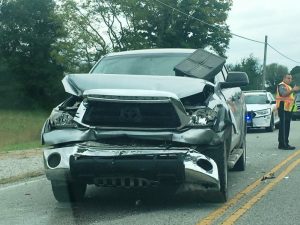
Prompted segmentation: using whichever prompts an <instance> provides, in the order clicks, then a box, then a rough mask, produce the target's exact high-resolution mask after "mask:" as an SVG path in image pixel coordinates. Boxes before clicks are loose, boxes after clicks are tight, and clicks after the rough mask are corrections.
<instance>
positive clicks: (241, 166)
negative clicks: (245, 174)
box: [232, 135, 247, 171]
mask: <svg viewBox="0 0 300 225" xmlns="http://www.w3.org/2000/svg"><path fill="white" fill-rule="evenodd" d="M240 148H242V149H243V154H242V155H241V156H240V158H239V159H238V161H237V162H236V164H235V165H234V167H233V168H232V170H234V171H244V170H245V169H246V153H247V145H246V135H244V137H243V141H242V143H241V145H240Z"/></svg>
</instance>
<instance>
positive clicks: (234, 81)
mask: <svg viewBox="0 0 300 225" xmlns="http://www.w3.org/2000/svg"><path fill="white" fill-rule="evenodd" d="M248 84H249V78H248V75H247V74H246V73H245V72H228V76H227V79H226V81H225V82H221V84H220V86H221V88H231V87H242V86H246V85H248Z"/></svg>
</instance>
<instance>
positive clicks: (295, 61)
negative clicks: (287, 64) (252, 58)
mask: <svg viewBox="0 0 300 225" xmlns="http://www.w3.org/2000/svg"><path fill="white" fill-rule="evenodd" d="M268 46H269V47H270V48H272V49H273V50H274V51H275V52H277V53H278V54H279V55H281V56H283V57H284V58H287V59H289V60H291V61H293V62H295V63H298V64H300V62H298V61H296V60H293V59H291V58H289V57H288V56H286V55H284V54H283V53H281V52H280V51H278V50H277V49H275V48H274V47H273V46H271V45H270V44H268Z"/></svg>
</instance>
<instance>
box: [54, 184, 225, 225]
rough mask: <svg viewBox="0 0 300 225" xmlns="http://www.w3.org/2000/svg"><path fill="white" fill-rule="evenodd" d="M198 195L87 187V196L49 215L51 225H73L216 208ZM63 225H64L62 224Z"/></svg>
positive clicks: (61, 204)
mask: <svg viewBox="0 0 300 225" xmlns="http://www.w3.org/2000/svg"><path fill="white" fill-rule="evenodd" d="M204 197H205V196H204V195H203V194H201V193H199V192H198V193H197V192H194V191H192V192H189V193H180V194H175V193H174V190H171V189H170V190H162V189H145V190H130V189H129V190H126V189H125V190H124V189H113V188H97V187H94V186H92V187H88V191H87V194H86V197H85V198H84V199H83V200H82V201H81V202H77V203H58V202H57V205H56V207H55V209H54V210H53V211H52V213H51V216H50V217H51V220H52V222H55V221H57V218H58V217H59V218H60V222H63V220H64V219H65V220H66V221H67V218H69V219H70V218H72V220H74V222H75V223H76V224H82V223H83V224H85V223H86V222H87V221H98V222H99V221H100V220H101V222H103V223H105V221H111V220H112V219H113V220H117V219H122V218H125V217H129V216H137V217H138V216H142V215H143V214H145V213H151V212H159V211H166V210H167V211H170V212H172V211H174V212H176V211H177V210H178V209H179V210H184V211H185V210H187V211H189V210H192V209H205V210H210V209H214V208H216V207H218V206H219V204H211V203H209V202H207V201H205V200H204ZM62 224H63V223H62Z"/></svg>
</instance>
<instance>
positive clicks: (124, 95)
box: [42, 49, 249, 202]
mask: <svg viewBox="0 0 300 225" xmlns="http://www.w3.org/2000/svg"><path fill="white" fill-rule="evenodd" d="M224 64H225V59H224V58H221V57H218V56H216V55H213V54H211V53H209V52H206V51H204V50H202V49H198V50H194V49H148V50H135V51H127V52H119V53H110V54H108V55H106V56H104V57H103V58H102V59H100V61H99V62H98V63H97V64H96V65H95V67H94V68H93V69H92V70H91V72H90V73H89V74H69V75H67V76H65V78H64V79H63V85H64V88H65V90H66V92H68V93H69V94H70V98H68V99H66V100H65V101H64V102H62V103H61V104H60V105H58V106H57V107H55V108H54V109H53V111H52V113H51V115H50V117H49V118H48V119H47V121H46V122H45V125H44V128H43V130H42V143H43V144H47V145H48V146H47V148H45V149H44V160H45V161H44V162H45V171H46V176H47V178H48V179H49V180H51V184H52V190H53V194H54V196H55V198H56V199H57V200H58V201H62V202H64V201H69V200H71V201H76V200H77V199H81V198H83V197H84V194H85V191H86V186H87V184H91V185H93V184H95V185H97V186H99V187H116V188H146V187H154V186H158V187H159V186H169V185H173V186H174V187H176V188H178V189H177V190H196V189H197V188H198V189H200V191H204V192H206V191H212V192H216V193H214V194H213V196H212V200H213V201H218V202H224V201H226V199H227V187H228V184H227V183H228V182H227V171H228V168H229V169H234V170H240V171H241V170H244V169H245V165H246V121H245V119H244V116H245V114H246V104H245V102H244V95H243V93H242V91H241V89H240V86H244V85H247V84H248V83H249V80H248V76H247V74H246V73H243V72H227V69H226V67H225V65H224Z"/></svg>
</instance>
